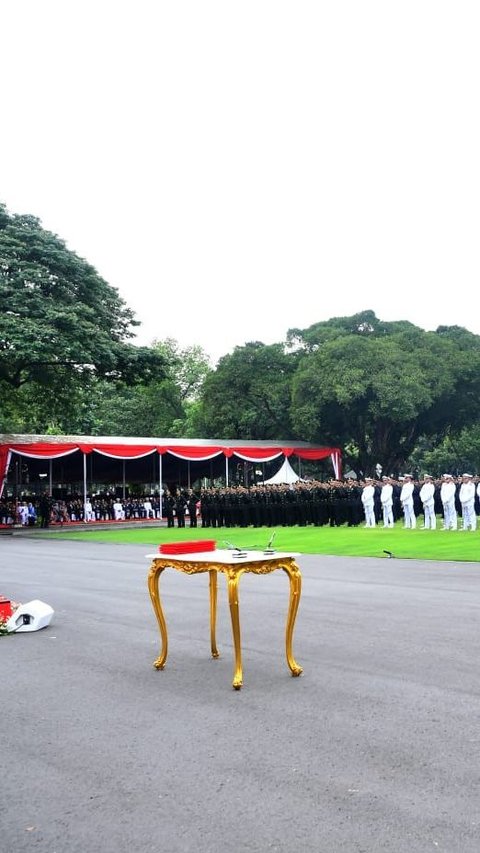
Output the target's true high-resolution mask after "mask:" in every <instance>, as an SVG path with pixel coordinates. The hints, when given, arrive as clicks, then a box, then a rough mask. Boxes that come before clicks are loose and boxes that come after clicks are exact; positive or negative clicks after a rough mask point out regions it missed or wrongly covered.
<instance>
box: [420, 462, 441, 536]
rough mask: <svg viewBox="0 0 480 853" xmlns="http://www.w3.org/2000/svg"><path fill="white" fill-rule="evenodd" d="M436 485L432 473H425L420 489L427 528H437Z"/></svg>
mask: <svg viewBox="0 0 480 853" xmlns="http://www.w3.org/2000/svg"><path fill="white" fill-rule="evenodd" d="M434 496H435V485H434V482H433V479H432V477H431V476H430V474H425V477H424V478H423V486H422V488H421V489H420V500H421V502H422V504H423V514H424V516H425V530H435V529H436V526H437V517H436V515H435V497H434Z"/></svg>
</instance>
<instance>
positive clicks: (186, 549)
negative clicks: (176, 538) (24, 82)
mask: <svg viewBox="0 0 480 853" xmlns="http://www.w3.org/2000/svg"><path fill="white" fill-rule="evenodd" d="M216 546H217V543H216V541H215V539H198V540H197V541H195V542H167V543H165V545H159V546H158V550H159V551H160V553H161V554H199V553H200V552H202V551H215V548H216Z"/></svg>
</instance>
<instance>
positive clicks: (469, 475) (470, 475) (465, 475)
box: [462, 474, 473, 477]
mask: <svg viewBox="0 0 480 853" xmlns="http://www.w3.org/2000/svg"><path fill="white" fill-rule="evenodd" d="M462 477H473V474H462Z"/></svg>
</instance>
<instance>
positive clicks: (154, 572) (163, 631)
mask: <svg viewBox="0 0 480 853" xmlns="http://www.w3.org/2000/svg"><path fill="white" fill-rule="evenodd" d="M164 569H165V566H162V567H161V568H159V569H158V568H157V567H156V566H155V565H153V566H152V568H151V569H150V572H149V573H148V591H149V593H150V598H151V600H152V604H153V609H154V611H155V616H156V617H157V622H158V627H159V628H160V636H161V638H162V651H161V653H160V655H159V657H158V658H157V659H156V660H155V661H154V662H153V665H154V667H155V669H163V667H164V666H165V663H166V660H167V654H168V636H167V623H166V622H165V616H164V615H163V610H162V605H161V603H160V594H159V591H158V587H159V580H160V575H161V574H162V572H163V570H164Z"/></svg>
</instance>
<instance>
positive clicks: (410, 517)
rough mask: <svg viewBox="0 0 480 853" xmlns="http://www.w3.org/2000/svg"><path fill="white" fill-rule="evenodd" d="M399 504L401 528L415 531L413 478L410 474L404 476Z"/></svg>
mask: <svg viewBox="0 0 480 853" xmlns="http://www.w3.org/2000/svg"><path fill="white" fill-rule="evenodd" d="M400 502H401V504H402V508H403V516H404V525H403V526H404V527H405V528H408V529H410V530H415V528H416V526H417V519H416V517H415V512H414V509H413V477H412V475H411V474H405V478H404V482H403V486H402V491H401V492H400Z"/></svg>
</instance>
